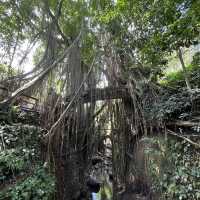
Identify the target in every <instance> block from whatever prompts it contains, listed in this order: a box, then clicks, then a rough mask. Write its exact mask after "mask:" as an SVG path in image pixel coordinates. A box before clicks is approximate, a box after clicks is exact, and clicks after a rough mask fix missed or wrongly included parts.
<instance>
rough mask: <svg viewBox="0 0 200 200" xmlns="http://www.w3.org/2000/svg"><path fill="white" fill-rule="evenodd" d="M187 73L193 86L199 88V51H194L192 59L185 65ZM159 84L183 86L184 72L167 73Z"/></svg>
mask: <svg viewBox="0 0 200 200" xmlns="http://www.w3.org/2000/svg"><path fill="white" fill-rule="evenodd" d="M187 71H188V74H189V79H190V82H191V85H192V87H193V88H199V87H200V82H199V77H200V53H199V52H198V53H196V54H195V55H194V57H193V61H192V63H191V64H190V65H188V67H187ZM161 84H163V85H166V86H170V87H173V88H181V87H184V86H185V80H184V73H183V71H182V70H181V71H178V72H171V73H169V74H168V75H167V76H166V77H165V78H164V80H162V81H161Z"/></svg>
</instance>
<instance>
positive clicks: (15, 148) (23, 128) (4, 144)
mask: <svg viewBox="0 0 200 200" xmlns="http://www.w3.org/2000/svg"><path fill="white" fill-rule="evenodd" d="M41 133H42V129H41V128H39V127H36V126H33V125H28V124H27V125H25V124H21V123H20V124H12V125H8V124H4V125H1V126H0V150H1V151H0V185H1V186H0V199H1V200H29V199H35V200H47V199H48V200H49V199H51V197H52V195H53V193H54V177H53V176H52V175H51V174H50V173H48V172H47V171H46V170H45V169H44V168H43V167H42V165H41V158H40V156H41V146H40V140H41V136H42V134H41Z"/></svg>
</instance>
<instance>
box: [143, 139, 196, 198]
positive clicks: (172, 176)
mask: <svg viewBox="0 0 200 200" xmlns="http://www.w3.org/2000/svg"><path fill="white" fill-rule="evenodd" d="M148 141H149V142H150V143H151V145H149V147H148V148H147V149H146V153H147V155H149V165H148V166H149V171H150V174H151V178H152V180H153V188H154V190H156V191H157V192H159V193H161V194H162V196H163V197H162V198H163V199H179V200H181V199H182V200H183V199H185V200H186V199H187V200H197V199H199V198H200V189H199V188H200V181H199V180H200V170H199V166H200V160H199V158H200V155H199V152H196V149H194V148H193V147H192V146H191V144H188V143H187V142H186V141H178V140H176V139H173V138H168V139H167V140H163V139H161V138H154V139H148ZM155 147H156V148H155Z"/></svg>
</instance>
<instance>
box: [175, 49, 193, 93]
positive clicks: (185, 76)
mask: <svg viewBox="0 0 200 200" xmlns="http://www.w3.org/2000/svg"><path fill="white" fill-rule="evenodd" d="M177 54H178V57H179V60H180V62H181V66H182V69H183V74H184V78H185V83H186V86H187V89H188V91H191V89H192V88H191V85H190V81H189V75H188V72H187V69H186V66H185V63H184V60H183V54H182V50H181V48H180V47H179V48H178V51H177Z"/></svg>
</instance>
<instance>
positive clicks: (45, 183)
mask: <svg viewBox="0 0 200 200" xmlns="http://www.w3.org/2000/svg"><path fill="white" fill-rule="evenodd" d="M54 189H55V185H54V178H53V177H52V175H50V174H48V173H47V172H46V171H45V169H44V168H42V167H37V168H36V169H35V171H34V173H33V174H32V175H31V176H29V177H28V178H26V179H25V180H23V181H21V182H19V183H17V184H16V185H14V186H11V187H9V188H7V189H6V190H3V191H2V192H0V200H50V199H51V198H52V196H53V193H54Z"/></svg>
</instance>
